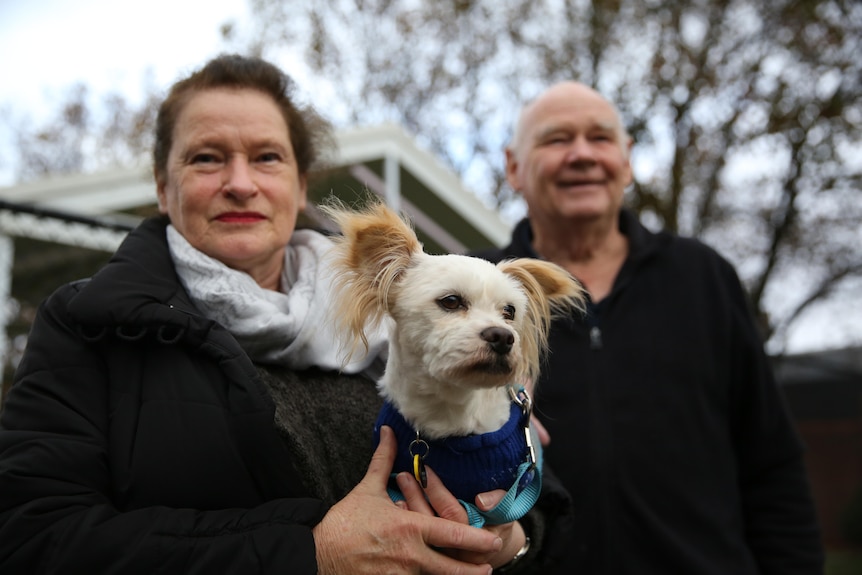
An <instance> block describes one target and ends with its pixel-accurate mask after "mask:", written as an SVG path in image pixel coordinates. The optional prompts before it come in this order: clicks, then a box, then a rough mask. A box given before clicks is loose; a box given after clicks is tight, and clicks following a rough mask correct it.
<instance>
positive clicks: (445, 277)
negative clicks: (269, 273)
mask: <svg viewBox="0 0 862 575" xmlns="http://www.w3.org/2000/svg"><path fill="white" fill-rule="evenodd" d="M325 211H326V212H327V214H329V215H330V217H332V218H333V219H334V220H335V222H336V223H337V224H338V225H339V226H340V228H341V231H342V233H343V237H340V238H336V248H335V252H334V260H333V262H334V266H335V293H336V301H335V302H334V311H335V314H334V317H335V318H337V321H339V322H341V323H342V327H343V328H344V330H345V331H346V332H347V333H349V334H351V335H352V336H353V339H352V342H351V344H350V352H351V353H354V352H356V351H357V350H358V348H359V347H361V345H360V342H365V337H366V336H365V333H366V332H365V330H366V329H367V328H368V327H369V326H374V325H376V324H380V323H382V322H386V321H389V320H390V319H391V332H390V336H389V352H388V358H387V362H386V370H385V373H384V375H383V377H382V378H381V379H380V380H379V382H378V387H379V390H380V393H381V395H382V396H383V398H384V399H385V400H386V405H385V406H384V408H383V410H382V411H381V413H380V416H379V418H378V421H377V424H376V426H375V439H376V435H377V432H378V430H379V427H380V426H381V425H384V424H385V425H389V426H391V427H392V428H393V430H394V431H395V434H396V437H398V442H399V447H398V456H397V457H396V462H395V467H394V469H393V471H394V472H398V471H402V470H408V471H411V472H412V473H413V474H414V475H415V476H416V478H417V479H418V480H420V482H423V485H424V479H425V476H424V474H425V472H424V465H426V464H427V465H429V466H431V467H432V468H433V469H434V471H435V472H436V473H437V475H439V476H440V477H441V479H442V481H443V483H444V484H445V485H446V487H447V488H448V489H449V490H450V491H451V492H452V493H453V494H454V495H455V496H456V497H458V498H459V499H461V502H462V504H465V507H467V510H468V513H469V514H470V515H471V521H473V523H474V524H482V523H484V522H485V521H487V522H497V523H499V522H504V521H510V520H513V519H516V518H518V517H519V516H521V515H523V513H525V512H526V511H527V510H528V508H529V506H531V505H532V503H534V502H535V498H537V497H538V488H540V485H541V480H540V474H539V473H535V471H534V470H535V469H536V466H537V464H540V460H537V457H536V454H535V448H536V447H538V442H534V441H533V440H532V438H531V430H530V422H529V416H530V408H531V402H530V399H529V395H528V394H527V392H526V390H525V385H526V384H527V383H528V382H533V381H535V379H536V377H537V375H538V372H539V367H540V362H541V358H542V355H543V353H544V352H545V351H546V343H547V332H548V327H549V324H550V321H551V319H552V316H553V314H555V313H569V312H571V311H573V310H575V309H580V308H581V307H582V304H583V292H582V288H581V287H580V285H579V284H578V282H577V281H576V280H574V279H573V278H572V277H571V276H570V275H569V274H568V273H567V272H566V271H565V270H563V269H562V268H560V267H558V266H556V265H554V264H551V263H549V262H544V261H540V260H534V259H517V260H510V261H504V262H501V263H500V264H497V265H494V264H491V263H489V262H487V261H485V260H482V259H479V258H474V257H468V256H462V255H440V256H433V255H429V254H426V253H425V252H423V251H422V245H421V244H420V243H419V240H418V239H417V237H416V235H415V233H414V232H413V229H412V228H411V227H410V225H409V224H408V223H407V222H405V221H404V220H403V219H402V218H401V217H399V216H398V214H396V213H395V212H393V211H392V210H391V209H389V208H387V207H386V206H384V205H382V204H374V205H372V206H371V207H369V208H367V209H366V210H364V211H359V212H357V211H351V210H348V209H344V208H341V207H334V206H329V207H327V208H325ZM540 455H541V453H540V452H539V457H540ZM539 467H540V465H539ZM519 470H520V472H522V474H521V476H520V477H519ZM523 472H526V474H523ZM537 478H538V486H536V485H535V480H536V479H537ZM530 482H533V483H534V486H533V487H534V488H533V489H531V490H530V491H533V492H534V493H531V495H530V497H531V498H532V500H531V501H529V502H528V503H527V504H526V505H525V504H523V502H519V503H517V504H515V505H514V507H519V508H520V509H517V510H515V509H512V507H513V505H512V501H510V502H509V503H508V504H506V507H507V508H506V509H500V506H498V509H499V512H498V513H497V514H496V515H494V514H492V515H485V516H484V517H482V518H477V517H476V516H475V513H476V512H478V510H476V509H475V508H473V507H472V505H471V504H469V503H465V502H472V501H473V500H474V497H475V495H476V494H477V493H481V492H485V491H490V490H492V489H505V490H509V491H510V494H511V496H512V497H511V498H510V499H514V498H516V497H519V496H520V495H521V491H523V490H524V488H525V487H526V486H527V484H529V483H530ZM390 494H391V495H393V498H397V496H396V494H395V493H393V492H392V490H390ZM507 497H508V496H507ZM504 501H505V499H504ZM501 505H503V503H501Z"/></svg>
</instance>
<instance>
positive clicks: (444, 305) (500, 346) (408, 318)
mask: <svg viewBox="0 0 862 575" xmlns="http://www.w3.org/2000/svg"><path fill="white" fill-rule="evenodd" d="M387 306H388V311H389V314H390V315H391V316H392V318H393V319H394V320H395V326H396V327H395V332H394V334H393V340H394V341H393V344H394V345H397V346H398V353H399V354H401V356H402V359H407V358H409V359H410V360H414V361H415V362H416V363H418V364H421V365H422V366H423V368H424V369H425V370H426V371H427V372H428V374H429V375H430V376H431V377H433V378H434V379H436V380H439V381H444V382H448V383H450V384H452V385H461V386H469V387H497V386H501V385H505V384H506V383H508V382H511V381H513V379H514V377H516V376H521V375H523V373H524V370H525V367H526V366H524V365H523V363H524V361H527V359H526V358H525V355H524V352H523V349H522V345H523V338H522V337H521V333H522V331H523V330H524V329H525V326H526V322H525V318H526V317H527V314H528V305H527V295H526V294H525V292H524V290H523V288H522V286H521V284H520V283H519V282H518V280H516V279H515V278H514V277H513V276H511V275H508V274H506V273H504V272H503V271H502V270H501V269H500V268H498V267H497V266H495V265H493V264H491V263H488V262H486V261H484V260H481V259H478V258H471V257H466V256H458V255H444V256H431V255H427V254H424V253H421V252H416V253H414V255H413V258H412V261H411V263H410V266H409V267H408V268H407V269H406V270H405V271H404V272H403V275H402V276H401V277H400V278H399V280H398V282H397V284H395V285H394V286H393V289H392V290H391V291H390V292H389V297H388V301H387ZM417 368H418V366H417Z"/></svg>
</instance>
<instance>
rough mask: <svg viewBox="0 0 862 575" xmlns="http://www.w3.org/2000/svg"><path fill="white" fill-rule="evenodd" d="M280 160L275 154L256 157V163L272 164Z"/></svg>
mask: <svg viewBox="0 0 862 575" xmlns="http://www.w3.org/2000/svg"><path fill="white" fill-rule="evenodd" d="M280 159H281V156H279V155H278V154H277V153H275V152H268V153H266V154H261V155H260V156H258V158H257V161H258V162H265V163H272V162H277V161H279V160H280Z"/></svg>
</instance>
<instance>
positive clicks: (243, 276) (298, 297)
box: [167, 225, 386, 373]
mask: <svg viewBox="0 0 862 575" xmlns="http://www.w3.org/2000/svg"><path fill="white" fill-rule="evenodd" d="M167 237H168V245H169V247H170V252H171V257H172V258H173V261H174V266H175V267H176V270H177V275H178V276H179V278H180V281H181V282H182V284H183V286H184V287H185V288H186V290H187V291H188V292H189V295H191V297H192V299H193V300H194V302H195V304H196V305H197V307H198V309H199V310H200V311H201V313H202V314H203V315H204V316H206V317H207V318H209V319H212V320H214V321H217V322H218V323H220V324H221V325H223V326H224V327H225V328H227V330H228V331H230V333H231V334H232V335H233V336H234V337H235V338H236V339H237V341H238V342H239V343H240V345H241V346H242V347H243V349H244V350H245V351H246V353H248V355H249V357H251V358H252V360H254V361H256V362H262V363H275V364H280V365H286V366H288V367H292V368H295V369H303V368H307V367H311V366H316V367H320V368H323V369H340V370H341V371H343V372H346V373H357V372H360V371H362V370H363V369H365V368H366V367H368V366H369V365H370V364H371V362H372V361H373V360H374V358H375V357H377V356H378V355H381V354H383V353H385V349H386V337H385V336H384V335H383V329H382V328H381V329H379V330H371V331H370V332H369V333H368V335H369V338H368V342H369V353H368V354H367V355H366V356H365V357H351V358H350V361H349V362H347V363H345V360H344V356H345V355H346V354H345V352H344V350H343V346H341V345H339V343H338V342H340V341H341V339H340V338H339V337H338V334H336V333H335V330H333V329H332V322H331V321H329V320H328V319H327V308H328V302H330V301H331V293H332V292H331V289H332V288H331V286H332V282H331V280H330V279H329V278H328V274H331V268H330V267H329V266H327V265H326V263H325V259H326V254H327V252H328V251H329V249H330V248H331V247H332V242H331V241H330V240H329V239H328V238H327V237H326V236H324V235H322V234H319V233H317V232H315V231H312V230H296V231H294V232H293V236H292V237H291V239H290V243H289V244H288V245H287V248H286V249H285V255H284V269H283V271H282V274H281V289H282V290H284V291H283V292H279V291H274V290H268V289H264V288H262V287H260V286H259V285H258V284H257V282H256V281H255V280H254V279H253V278H252V277H251V276H250V275H248V274H247V273H245V272H241V271H238V270H235V269H232V268H229V267H228V266H226V265H225V264H223V263H222V262H220V261H218V260H216V259H214V258H211V257H209V256H208V255H206V254H204V253H203V252H201V251H199V250H197V249H195V248H194V247H192V245H191V244H189V242H188V241H187V240H186V239H185V238H184V237H183V236H182V234H180V233H179V232H178V231H177V230H176V229H175V228H174V227H173V226H172V225H169V226H168V232H167Z"/></svg>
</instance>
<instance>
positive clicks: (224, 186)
mask: <svg viewBox="0 0 862 575" xmlns="http://www.w3.org/2000/svg"><path fill="white" fill-rule="evenodd" d="M289 129H290V128H289V126H288V125H287V124H286V121H285V119H284V116H282V114H281V111H280V110H279V108H278V107H277V106H276V104H275V102H274V101H273V100H272V98H270V97H269V96H268V95H266V94H264V93H263V92H258V91H256V90H250V89H230V88H217V89H212V90H205V91H201V92H196V93H194V94H193V95H191V96H190V98H189V100H188V101H187V102H186V103H185V106H184V107H183V108H182V111H181V112H180V113H179V115H178V117H177V121H176V125H175V126H174V133H173V145H172V147H171V150H170V153H169V154H168V161H167V169H166V171H165V177H164V178H163V181H158V182H157V190H158V198H159V211H160V212H161V213H163V214H167V215H168V216H169V217H170V220H171V223H172V224H173V225H174V227H175V228H176V229H177V231H179V232H180V233H181V234H182V235H183V237H185V238H186V240H187V241H188V242H189V243H190V244H191V245H192V246H194V247H195V248H197V249H198V250H200V251H201V252H203V253H205V254H207V255H208V256H210V257H212V258H215V259H217V260H220V261H221V262H223V263H224V264H226V265H227V266H229V267H231V268H234V269H237V270H241V271H244V272H247V273H248V274H249V275H251V276H252V277H253V278H254V279H255V280H256V281H257V283H258V284H260V285H261V286H262V287H265V288H269V289H277V288H278V282H279V278H280V276H281V270H282V267H283V265H284V249H285V245H286V244H287V243H288V241H289V240H290V236H291V235H292V234H293V231H294V228H295V226H296V218H297V216H298V214H299V211H300V210H302V209H303V208H304V207H305V202H306V178H305V174H300V173H299V170H298V168H297V165H296V159H295V157H294V153H293V147H292V146H291V143H290V136H289V131H288V130H289Z"/></svg>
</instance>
